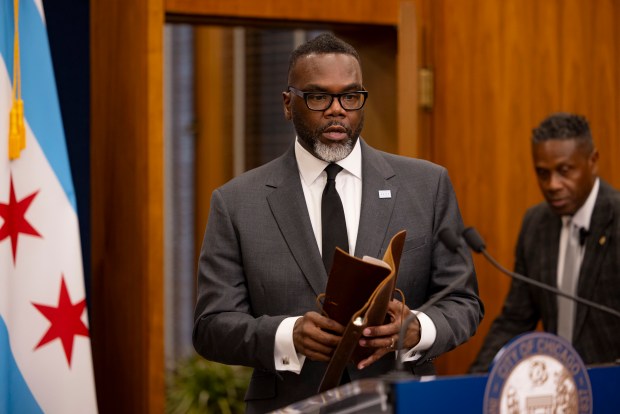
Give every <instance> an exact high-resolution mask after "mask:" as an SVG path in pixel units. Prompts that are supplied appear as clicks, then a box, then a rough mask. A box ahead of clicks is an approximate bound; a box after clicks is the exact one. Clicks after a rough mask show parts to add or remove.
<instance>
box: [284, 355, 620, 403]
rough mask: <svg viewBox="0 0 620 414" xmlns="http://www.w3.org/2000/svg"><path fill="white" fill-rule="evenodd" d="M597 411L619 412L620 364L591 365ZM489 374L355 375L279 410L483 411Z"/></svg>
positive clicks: (590, 370) (590, 371) (589, 370)
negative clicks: (352, 380)
mask: <svg viewBox="0 0 620 414" xmlns="http://www.w3.org/2000/svg"><path fill="white" fill-rule="evenodd" d="M587 371H588V376H589V378H590V383H591V386H592V399H593V401H592V406H593V410H592V412H594V413H596V414H616V413H618V410H619V407H620V365H604V366H596V367H590V368H588V369H587ZM488 379H489V375H488V374H476V375H462V376H438V377H421V378H400V379H395V378H393V377H392V378H390V377H385V378H380V379H366V380H360V381H354V382H352V383H350V384H345V385H342V386H340V387H337V388H334V389H332V390H329V391H326V392H324V393H321V394H318V395H315V396H313V397H310V398H308V399H306V400H302V401H299V402H297V403H295V404H291V405H289V406H287V407H284V408H282V409H280V410H277V411H274V413H279V414H284V413H287V414H289V413H299V414H345V413H364V414H366V413H368V414H370V413H373V414H374V413H394V414H405V413H407V414H409V413H462V414H469V413H471V414H474V413H475V414H480V413H483V401H484V395H485V388H486V386H487V380H488Z"/></svg>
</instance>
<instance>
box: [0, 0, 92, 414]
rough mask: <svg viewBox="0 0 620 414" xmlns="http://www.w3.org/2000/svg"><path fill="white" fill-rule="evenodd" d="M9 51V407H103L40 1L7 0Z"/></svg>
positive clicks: (0, 258) (4, 141)
mask: <svg viewBox="0 0 620 414" xmlns="http://www.w3.org/2000/svg"><path fill="white" fill-rule="evenodd" d="M14 4H18V5H19V6H18V10H17V11H18V13H15V12H16V10H14ZM16 23H18V24H16ZM16 38H17V40H16ZM0 57H1V60H0V413H2V414H4V413H38V412H43V413H63V414H65V413H96V412H97V403H96V397H95V386H94V377H93V368H92V358H91V349H90V336H89V329H88V318H87V317H88V315H87V312H86V301H85V293H84V275H83V268H82V257H81V250H80V235H79V227H78V218H77V210H76V200H75V193H74V189H73V182H72V179H71V172H70V167H69V160H68V157H67V150H66V144H65V137H64V130H63V125H62V120H61V115H60V108H59V104H58V96H57V92H56V84H55V80H54V72H53V68H52V62H51V57H50V51H49V43H48V39H47V32H46V25H45V16H44V13H43V7H42V5H41V1H40V0H19V1H15V0H0ZM65 64H68V65H71V64H73V63H72V62H65ZM16 97H17V98H20V99H19V100H21V101H23V118H22V119H23V123H22V124H21V130H22V133H21V135H22V138H25V140H23V141H22V142H21V144H19V143H18V147H17V148H15V146H13V147H10V144H9V142H12V141H14V140H12V139H9V136H11V137H14V134H12V133H11V134H10V133H9V130H10V128H11V127H15V125H14V122H12V121H11V120H10V118H11V116H10V115H9V114H10V113H11V111H12V108H15V106H14V105H15V103H16V102H17V101H18V99H16ZM15 119H17V121H19V119H18V117H16V118H15ZM15 130H16V131H17V130H19V128H16V129H15ZM83 139H89V138H88V137H83ZM13 144H15V142H13ZM11 148H12V149H11ZM15 150H17V156H15V155H14V151H15Z"/></svg>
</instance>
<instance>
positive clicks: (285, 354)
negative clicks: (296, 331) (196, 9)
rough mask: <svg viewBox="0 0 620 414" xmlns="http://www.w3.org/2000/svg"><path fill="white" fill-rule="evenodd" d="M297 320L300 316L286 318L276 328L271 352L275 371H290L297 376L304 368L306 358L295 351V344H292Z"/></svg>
mask: <svg viewBox="0 0 620 414" xmlns="http://www.w3.org/2000/svg"><path fill="white" fill-rule="evenodd" d="M299 318H301V316H296V317H290V318H286V319H284V320H283V321H282V322H280V325H279V326H278V330H277V331H276V343H275V347H274V351H273V354H274V355H273V358H274V361H275V365H276V370H277V371H291V372H294V373H296V374H299V373H300V372H301V367H303V366H304V361H305V360H306V356H305V355H302V354H298V353H297V352H296V351H295V343H294V342H293V328H294V327H295V322H296V321H297V319H299Z"/></svg>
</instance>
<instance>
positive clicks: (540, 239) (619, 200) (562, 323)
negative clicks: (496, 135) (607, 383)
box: [470, 113, 620, 372]
mask: <svg viewBox="0 0 620 414" xmlns="http://www.w3.org/2000/svg"><path fill="white" fill-rule="evenodd" d="M532 156H533V158H534V168H535V170H536V177H537V179H538V185H539V186H540V189H541V191H542V193H543V195H544V197H545V200H546V201H545V202H543V203H541V204H538V205H536V206H534V207H532V208H530V209H529V210H528V211H527V213H526V214H525V217H524V219H523V224H522V226H521V232H520V234H519V240H518V243H517V250H516V265H515V272H517V273H520V274H523V275H526V276H529V277H531V278H532V279H535V280H538V281H541V282H543V283H546V284H547V285H550V286H558V287H559V288H560V289H562V290H563V291H566V292H567V293H570V294H573V295H577V296H580V297H582V298H584V299H589V300H591V301H593V302H596V303H599V304H601V305H605V306H608V307H610V308H612V309H619V310H620V247H619V246H618V241H619V240H620V193H619V192H618V191H616V190H614V189H613V188H612V187H611V186H610V185H609V184H607V183H605V182H604V181H603V180H601V179H599V178H598V174H597V173H598V158H599V153H598V151H597V149H596V148H595V146H594V143H593V141H592V135H591V133H590V127H589V125H588V122H587V121H586V119H585V118H584V117H582V116H579V115H573V114H566V113H559V114H553V115H551V116H549V117H548V118H547V119H545V120H544V121H543V122H542V123H541V124H540V125H539V126H538V128H536V129H535V130H534V131H533V136H532ZM571 229H573V230H572V234H574V236H573V239H574V240H572V244H573V245H574V246H575V250H571V247H570V245H571ZM572 260H576V261H577V262H576V264H575V263H572V264H569V263H570V261H572ZM569 268H570V269H575V270H574V275H575V277H574V278H573V280H572V283H570V284H567V280H566V279H569V278H570V276H569V275H568V269H569ZM539 321H542V325H543V328H544V330H545V331H547V332H552V333H556V334H558V335H560V336H563V337H565V338H566V339H567V340H568V341H571V342H572V344H573V346H574V347H575V349H576V350H577V352H578V353H579V354H580V355H581V357H582V359H583V360H584V362H585V363H586V364H596V363H603V362H613V361H614V360H616V359H618V358H620V318H617V317H615V316H613V315H608V314H606V313H604V312H601V311H599V310H596V309H591V308H589V307H587V306H585V305H581V304H576V303H575V302H572V301H569V300H568V299H564V298H558V297H557V296H556V295H554V294H553V293H550V292H548V291H546V290H542V289H540V288H538V287H535V286H531V285H528V284H525V283H523V282H520V281H518V280H513V281H512V285H511V287H510V291H509V292H508V296H507V297H506V300H505V302H504V307H503V309H502V312H501V314H500V315H499V316H498V317H497V319H496V320H495V321H494V322H493V324H492V325H491V328H490V331H489V334H488V335H487V337H486V338H485V341H484V344H483V346H482V348H481V350H480V352H479V354H478V356H477V358H476V360H475V361H474V363H473V364H472V366H471V367H470V372H484V371H487V370H488V369H489V365H490V364H491V362H492V360H493V358H494V357H495V355H496V354H497V352H498V351H499V350H500V348H501V347H502V346H504V345H505V344H506V343H507V342H508V341H509V340H510V339H512V338H514V337H515V336H517V335H519V334H522V333H525V332H527V331H532V330H534V329H535V328H536V325H537V324H538V322H539Z"/></svg>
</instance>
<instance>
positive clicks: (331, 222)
mask: <svg viewBox="0 0 620 414" xmlns="http://www.w3.org/2000/svg"><path fill="white" fill-rule="evenodd" d="M340 171H342V167H341V166H339V165H338V164H329V165H328V166H327V167H325V172H326V173H327V183H325V189H323V197H322V198H321V225H322V228H323V264H324V265H325V270H326V271H327V274H329V270H330V269H331V266H332V261H333V260H334V251H335V249H336V246H337V247H340V248H341V249H342V250H344V251H345V252H348V251H349V238H348V237H347V223H346V221H345V219H344V208H343V207H342V201H341V200H340V196H339V195H338V192H337V191H336V175H338V173H339V172H340Z"/></svg>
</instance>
